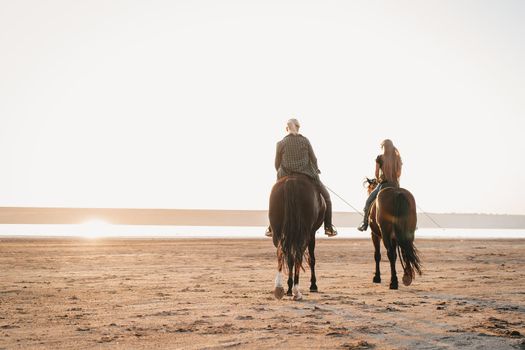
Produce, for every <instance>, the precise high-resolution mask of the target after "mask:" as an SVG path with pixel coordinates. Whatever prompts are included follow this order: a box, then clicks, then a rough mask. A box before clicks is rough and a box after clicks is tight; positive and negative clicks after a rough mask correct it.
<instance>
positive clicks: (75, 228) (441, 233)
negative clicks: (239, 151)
mask: <svg viewBox="0 0 525 350" xmlns="http://www.w3.org/2000/svg"><path fill="white" fill-rule="evenodd" d="M264 230H265V227H238V226H236V227H230V226H220V227H218V226H154V225H110V224H105V223H103V222H93V223H87V224H82V225H18V224H16V225H5V224H4V225H0V236H3V237H6V236H24V237H27V236H33V237H50V236H53V237H85V238H99V237H137V238H138V237H152V238H153V237H166V238H168V237H169V238H265V237H264ZM338 231H339V235H338V236H337V237H336V238H335V239H340V238H368V237H370V231H368V232H359V231H357V229H355V228H339V230H338ZM317 237H318V238H326V237H325V236H324V235H323V234H322V232H321V231H318V233H317ZM416 238H441V239H480V238H481V239H483V238H486V239H509V238H525V230H511V229H427V228H425V229H419V230H417V231H416Z"/></svg>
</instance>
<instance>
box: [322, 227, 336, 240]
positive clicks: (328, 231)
mask: <svg viewBox="0 0 525 350" xmlns="http://www.w3.org/2000/svg"><path fill="white" fill-rule="evenodd" d="M324 234H325V235H327V236H328V237H335V236H337V230H336V229H335V226H333V225H332V227H325V228H324Z"/></svg>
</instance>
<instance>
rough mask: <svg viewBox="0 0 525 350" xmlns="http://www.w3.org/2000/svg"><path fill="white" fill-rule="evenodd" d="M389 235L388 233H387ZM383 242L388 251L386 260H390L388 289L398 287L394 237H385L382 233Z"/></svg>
mask: <svg viewBox="0 0 525 350" xmlns="http://www.w3.org/2000/svg"><path fill="white" fill-rule="evenodd" d="M389 236H390V235H389ZM383 242H385V247H386V250H387V253H388V260H389V261H390V274H391V275H390V289H397V288H398V281H397V273H396V259H397V252H396V246H397V243H396V241H395V240H394V239H391V236H390V237H388V238H386V237H385V235H384V234H383Z"/></svg>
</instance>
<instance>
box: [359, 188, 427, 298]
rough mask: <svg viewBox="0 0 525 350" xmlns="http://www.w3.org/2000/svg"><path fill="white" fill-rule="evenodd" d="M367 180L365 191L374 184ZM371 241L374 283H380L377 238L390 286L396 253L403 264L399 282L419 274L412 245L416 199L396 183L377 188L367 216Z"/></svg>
mask: <svg viewBox="0 0 525 350" xmlns="http://www.w3.org/2000/svg"><path fill="white" fill-rule="evenodd" d="M367 182H368V194H370V193H371V192H372V191H373V190H374V189H375V188H376V186H377V181H376V179H373V180H370V179H368V178H367ZM368 222H369V224H370V230H371V231H372V241H373V243H374V248H375V253H374V258H375V261H376V272H375V276H374V279H373V281H374V283H381V273H380V271H379V262H380V261H381V252H380V248H381V247H380V241H381V238H383V244H384V245H385V248H386V250H387V255H388V260H390V270H391V277H390V289H397V288H398V281H397V274H396V259H397V256H398V255H399V260H400V261H401V266H402V267H403V272H404V274H403V284H404V285H405V286H409V285H410V284H411V283H412V280H413V279H414V278H415V272H417V273H418V274H419V275H421V262H420V259H419V255H418V251H417V249H416V247H415V246H414V232H415V231H416V225H417V214H416V201H415V199H414V196H412V194H411V193H410V192H409V191H408V190H406V189H404V188H398V187H386V188H383V189H382V190H381V191H379V194H378V195H377V199H376V201H375V202H374V204H373V206H372V208H371V210H370V216H369V218H368Z"/></svg>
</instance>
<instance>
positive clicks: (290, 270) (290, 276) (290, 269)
mask: <svg viewBox="0 0 525 350" xmlns="http://www.w3.org/2000/svg"><path fill="white" fill-rule="evenodd" d="M293 266H294V261H293V259H292V258H291V257H288V290H287V291H286V295H288V296H292V287H293Z"/></svg>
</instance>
